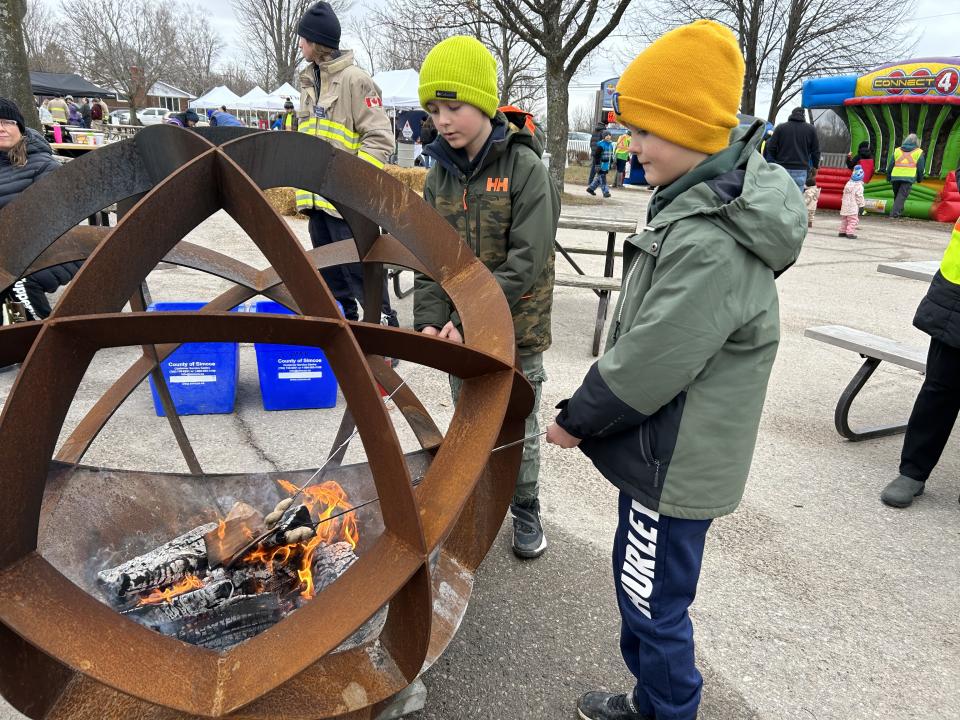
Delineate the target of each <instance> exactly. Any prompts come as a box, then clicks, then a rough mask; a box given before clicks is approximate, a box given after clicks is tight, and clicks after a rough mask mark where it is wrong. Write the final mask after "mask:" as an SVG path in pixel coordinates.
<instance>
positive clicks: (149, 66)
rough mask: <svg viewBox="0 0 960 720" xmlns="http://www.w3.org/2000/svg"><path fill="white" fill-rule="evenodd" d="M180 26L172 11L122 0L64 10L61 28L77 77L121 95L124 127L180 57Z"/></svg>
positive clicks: (165, 5)
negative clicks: (125, 117) (125, 105)
mask: <svg viewBox="0 0 960 720" xmlns="http://www.w3.org/2000/svg"><path fill="white" fill-rule="evenodd" d="M183 22H184V19H183V15H182V13H181V12H180V10H179V8H178V6H176V5H174V4H172V3H169V2H160V1H158V0H147V1H146V2H143V3H141V4H140V5H139V6H137V7H133V6H131V5H130V4H129V3H128V2H126V1H125V0H101V1H100V2H99V3H97V4H95V5H93V4H77V5H73V6H71V8H70V22H69V23H63V24H62V25H61V28H62V32H63V33H64V35H65V38H66V40H67V48H68V52H69V53H70V55H71V59H72V60H73V62H74V63H75V64H76V66H77V67H78V68H79V70H80V72H81V73H82V74H83V75H84V76H85V77H87V78H89V79H90V80H92V81H93V82H95V83H98V84H101V85H104V86H106V87H108V88H112V89H116V90H118V91H119V92H121V93H123V94H124V95H125V96H126V98H127V102H128V103H129V104H130V121H131V122H132V123H134V124H137V123H138V122H139V121H138V120H137V108H138V107H142V105H141V103H144V102H146V96H147V92H148V91H149V90H150V88H151V87H152V86H153V84H154V83H155V82H157V80H160V79H161V75H162V74H164V73H165V72H166V71H167V70H168V69H169V68H170V66H171V65H173V63H174V62H175V61H176V59H177V56H178V54H179V53H180V52H181V49H180V46H179V44H178V42H177V38H178V37H179V32H180V27H181V26H182V23H183Z"/></svg>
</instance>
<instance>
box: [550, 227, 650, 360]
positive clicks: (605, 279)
mask: <svg viewBox="0 0 960 720" xmlns="http://www.w3.org/2000/svg"><path fill="white" fill-rule="evenodd" d="M557 227H558V228H560V229H564V230H587V231H590V232H605V233H606V234H607V244H606V248H605V249H603V250H601V249H600V248H599V247H597V246H590V245H585V244H573V243H570V242H567V243H566V244H564V243H561V242H560V241H559V240H554V245H555V246H556V249H557V252H559V253H560V254H561V255H562V256H563V258H564V259H565V260H566V261H567V262H568V263H570V266H571V267H572V268H573V269H574V270H575V271H576V272H575V273H569V274H568V273H557V275H556V279H555V284H556V285H560V286H564V287H578V288H586V289H589V290H592V291H593V292H594V293H595V294H596V295H597V297H598V298H600V299H599V301H598V303H597V320H596V323H595V325H594V329H593V348H592V349H593V356H594V357H597V355H599V354H600V338H601V337H602V336H603V327H604V325H605V324H606V321H607V310H608V309H609V307H610V296H611V295H612V294H613V293H614V292H616V291H619V290H620V279H619V278H617V277H614V274H613V270H614V263H615V262H616V258H617V256H620V255H623V251H622V250H620V249H619V248H618V247H617V233H632V232H635V231H636V229H637V223H636V221H634V220H616V219H611V218H596V217H584V216H576V215H561V216H560V222H559V223H558V224H557ZM575 254H583V255H601V254H602V255H603V256H604V262H603V275H602V276H598V275H588V274H587V273H585V272H584V271H583V269H582V268H581V267H580V265H579V264H577V261H576V260H574V259H573V257H571V256H572V255H575Z"/></svg>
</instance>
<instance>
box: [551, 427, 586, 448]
mask: <svg viewBox="0 0 960 720" xmlns="http://www.w3.org/2000/svg"><path fill="white" fill-rule="evenodd" d="M547 442H548V443H550V444H551V445H558V446H560V447H561V448H563V449H564V450H569V449H570V448H575V447H576V446H577V445H579V444H580V438H578V437H574V436H573V435H571V434H570V433H568V432H567V431H566V430H564V429H563V428H562V427H560V426H559V425H557V424H556V423H551V424H550V427H548V428H547Z"/></svg>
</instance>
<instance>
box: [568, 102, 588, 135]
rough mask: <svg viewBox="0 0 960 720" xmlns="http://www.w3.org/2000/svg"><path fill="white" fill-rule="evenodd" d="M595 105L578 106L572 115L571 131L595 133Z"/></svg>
mask: <svg viewBox="0 0 960 720" xmlns="http://www.w3.org/2000/svg"><path fill="white" fill-rule="evenodd" d="M593 125H594V122H593V105H577V107H575V108H574V109H573V111H572V112H571V113H570V129H571V130H576V131H577V132H593Z"/></svg>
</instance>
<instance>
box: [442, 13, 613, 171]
mask: <svg viewBox="0 0 960 720" xmlns="http://www.w3.org/2000/svg"><path fill="white" fill-rule="evenodd" d="M631 2H632V0H466V1H465V2H464V1H463V0H434V3H433V8H434V10H435V12H436V15H438V16H443V15H448V14H449V15H454V16H455V15H456V14H457V13H460V14H462V13H464V12H469V13H470V14H471V16H476V17H478V18H480V19H481V20H483V21H484V22H488V23H491V24H494V25H498V26H500V27H502V28H504V29H505V30H508V31H510V32H513V33H515V34H516V35H517V37H519V38H520V39H521V40H522V41H523V42H525V43H526V44H527V45H529V46H530V47H531V48H533V51H534V52H535V53H536V54H537V55H538V56H539V57H540V58H541V61H542V62H543V65H544V73H545V77H546V96H547V117H548V118H549V124H548V127H547V150H548V151H549V152H550V154H551V158H550V174H551V175H552V176H553V179H554V181H555V182H556V183H557V185H558V186H559V187H563V171H564V165H565V159H566V153H567V126H568V120H567V111H568V107H569V104H570V90H569V85H570V80H571V79H572V78H573V76H574V74H575V73H576V72H577V70H578V69H579V68H580V66H581V65H582V64H583V62H584V61H585V60H586V58H587V56H588V55H589V54H590V53H591V52H593V51H594V50H596V49H597V47H599V46H600V44H601V43H602V42H603V41H604V40H606V39H607V38H608V37H609V36H610V34H611V33H612V32H613V30H614V28H616V27H617V25H618V24H619V23H620V20H621V18H623V15H624V13H625V12H626V11H627V9H628V8H629V7H630V4H631Z"/></svg>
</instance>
